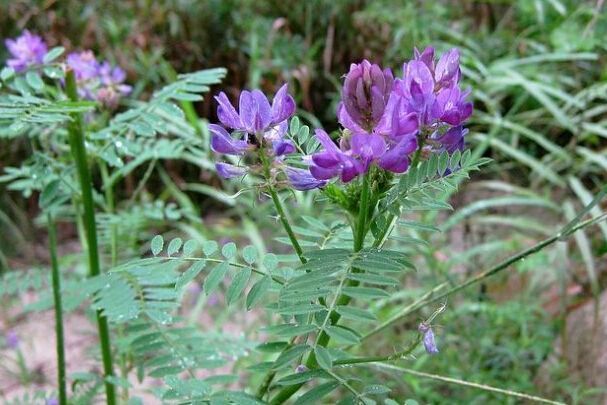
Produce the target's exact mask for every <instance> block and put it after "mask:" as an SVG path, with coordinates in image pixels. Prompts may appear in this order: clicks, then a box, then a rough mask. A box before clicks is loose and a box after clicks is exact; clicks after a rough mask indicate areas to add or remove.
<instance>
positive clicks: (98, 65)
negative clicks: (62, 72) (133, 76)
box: [66, 51, 132, 108]
mask: <svg viewBox="0 0 607 405" xmlns="http://www.w3.org/2000/svg"><path fill="white" fill-rule="evenodd" d="M66 64H67V66H68V68H70V69H72V70H73V71H74V74H75V76H76V82H77V83H78V92H79V93H80V97H83V98H86V99H89V100H97V101H99V102H101V103H102V104H104V105H105V106H107V107H110V108H115V107H117V106H118V102H119V101H120V98H121V97H123V96H126V95H128V94H129V93H130V92H131V90H132V87H131V86H129V85H126V84H124V81H125V80H126V73H125V72H124V70H122V69H121V68H120V67H119V66H112V65H111V64H110V63H109V62H107V61H104V62H99V61H98V60H97V58H95V55H94V54H93V52H92V51H82V52H72V53H70V54H69V55H67V59H66Z"/></svg>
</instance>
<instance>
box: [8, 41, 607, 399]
mask: <svg viewBox="0 0 607 405" xmlns="http://www.w3.org/2000/svg"><path fill="white" fill-rule="evenodd" d="M6 45H7V48H8V50H9V52H10V54H11V57H10V59H9V60H8V61H7V66H6V67H5V68H4V69H3V70H2V71H1V72H0V80H1V81H2V95H1V96H0V122H1V123H2V124H3V125H2V129H1V130H0V135H1V136H3V137H6V138H14V137H18V136H20V135H25V136H26V137H27V139H28V140H30V141H31V142H32V150H35V151H36V152H35V153H33V154H32V156H31V157H30V158H29V159H27V160H26V161H25V162H23V164H22V166H21V167H14V168H7V169H6V174H5V175H4V176H2V177H0V181H2V182H5V183H9V186H10V187H11V188H12V189H14V190H19V191H21V192H23V193H24V194H25V195H31V194H32V193H34V192H36V193H39V206H40V208H41V210H42V213H43V214H44V218H45V221H43V222H44V223H45V225H46V227H47V229H48V238H49V253H50V258H51V275H52V277H51V280H52V281H51V283H52V286H51V290H52V292H53V299H52V302H53V307H54V309H55V314H56V336H57V342H58V345H57V357H58V380H57V387H58V395H57V397H58V400H57V401H58V403H60V404H66V403H67V398H68V392H67V384H66V381H67V380H68V379H69V378H72V377H68V376H67V375H66V367H65V353H64V344H63V334H64V331H63V314H64V312H69V311H71V310H74V309H75V308H78V306H79V305H85V304H86V305H88V308H90V309H92V310H93V312H94V316H95V320H96V322H97V328H98V334H99V346H100V350H99V352H100V356H101V362H102V364H103V372H102V373H87V374H86V375H85V376H84V377H82V376H80V377H75V381H73V382H74V384H73V386H86V388H85V389H84V390H83V392H78V391H77V390H73V391H74V392H72V396H73V399H74V401H75V402H78V401H77V400H81V399H82V398H84V399H82V400H83V401H87V400H88V401H90V400H91V398H93V397H95V395H98V394H99V393H98V391H99V390H100V387H103V388H104V390H105V401H106V402H107V403H108V404H115V403H117V402H119V401H122V402H123V403H127V401H128V403H138V402H137V401H140V402H139V403H142V402H141V401H142V400H141V399H139V398H136V397H134V396H132V395H131V394H132V392H133V391H132V390H134V389H135V386H136V385H137V384H138V383H140V382H141V381H142V380H143V381H145V380H146V379H156V380H157V381H156V382H158V384H156V385H155V386H154V388H153V389H150V391H151V392H152V393H153V394H154V395H155V396H156V397H157V398H159V399H160V400H162V401H163V402H166V403H237V404H257V403H270V404H282V403H286V402H287V401H289V400H290V399H291V398H292V397H294V396H295V395H297V399H296V400H295V403H297V404H303V403H319V401H323V400H327V398H328V397H329V396H330V395H334V397H333V398H337V397H339V398H340V399H341V401H342V402H340V403H375V399H378V398H380V399H382V400H384V403H395V401H394V400H392V399H390V397H391V396H393V394H392V391H391V387H390V386H391V383H382V384H380V382H381V381H379V379H378V377H377V376H376V375H373V374H370V375H366V374H363V373H359V370H361V368H362V367H368V366H370V365H371V366H377V367H381V366H384V367H387V366H386V364H387V363H394V362H401V361H407V360H408V359H410V358H411V357H412V356H414V355H419V356H425V355H440V353H441V347H442V346H441V345H444V344H446V343H443V342H444V340H443V336H441V335H442V333H441V331H440V330H439V329H437V328H436V327H435V323H434V321H435V319H436V318H437V317H438V316H439V315H440V314H441V313H442V312H443V311H444V310H445V309H446V304H444V303H443V304H442V305H437V306H434V305H436V304H435V303H436V302H437V301H439V300H442V299H443V298H445V297H447V296H449V295H450V294H451V293H453V292H455V291H458V290H460V289H463V288H465V287H467V286H469V285H471V284H474V283H476V282H478V281H479V280H481V279H483V278H485V277H488V276H490V275H492V274H495V273H497V272H498V271H500V270H502V269H505V268H507V267H508V266H509V265H510V264H512V263H514V262H516V261H518V260H520V259H522V258H524V257H525V256H527V255H529V254H532V253H534V252H536V251H538V250H540V249H541V248H542V247H544V246H547V245H548V244H551V243H554V242H556V241H557V240H559V239H561V238H563V237H566V236H568V235H570V234H571V233H573V232H574V231H576V230H577V229H580V228H581V227H583V226H587V225H589V224H591V223H594V221H586V222H583V223H578V222H579V218H576V219H574V220H573V221H572V222H571V223H570V224H568V225H567V226H566V227H565V228H564V229H563V230H562V232H560V233H559V235H558V236H557V237H555V238H553V239H549V240H547V241H544V242H542V244H540V245H538V246H539V247H537V248H531V249H529V250H528V251H525V252H523V253H521V254H519V255H517V256H515V257H514V258H512V259H509V260H507V261H505V262H503V263H500V264H498V265H497V266H495V267H493V268H491V269H489V270H487V271H486V272H483V273H480V274H479V275H477V276H474V277H472V278H470V279H468V280H465V281H463V282H461V283H460V284H456V285H452V284H448V283H443V284H440V285H438V286H437V287H436V288H435V289H433V290H431V291H429V292H428V293H427V294H425V295H423V296H421V297H420V298H419V299H417V300H415V301H414V302H413V303H411V304H410V305H408V306H406V307H404V308H403V309H401V310H397V311H393V312H390V313H382V311H380V310H378V309H377V306H376V303H377V302H382V301H383V300H395V301H396V300H400V298H399V296H398V295H397V292H398V290H399V289H401V285H402V284H403V281H404V277H407V276H408V275H409V274H410V273H412V272H413V270H414V269H415V266H416V264H417V262H416V260H415V253H416V252H417V251H416V250H415V249H414V248H412V247H411V246H410V245H412V244H415V243H427V241H426V240H424V239H423V238H424V235H425V233H426V232H434V231H437V230H438V229H437V228H436V227H434V226H433V225H429V224H426V223H421V222H418V221H415V220H414V219H415V218H414V217H412V212H413V211H418V210H439V209H445V208H449V207H450V206H449V204H448V202H447V200H448V197H449V195H450V194H451V193H452V192H453V191H454V190H456V189H457V187H458V186H459V184H460V183H461V182H462V181H464V180H465V179H466V178H467V177H468V175H469V173H470V172H472V171H475V170H478V169H479V168H480V167H481V166H482V165H484V164H486V163H488V159H485V158H482V157H480V156H476V155H475V154H473V153H472V152H471V151H470V150H467V148H466V135H467V132H468V131H467V129H466V128H465V127H464V126H465V124H466V121H467V120H468V118H469V117H470V116H471V114H472V103H471V101H470V100H469V96H470V90H463V89H462V85H461V83H460V80H461V76H462V74H461V70H460V61H459V58H460V55H459V51H458V50H457V49H451V50H449V51H447V52H445V53H443V54H442V55H441V56H440V57H439V58H436V57H435V51H434V49H433V48H431V47H429V48H426V49H424V50H423V51H422V52H419V51H418V50H415V52H414V55H413V59H412V60H410V61H408V62H406V63H404V65H403V68H402V73H401V74H400V75H395V74H394V73H393V72H392V71H391V70H390V69H382V68H381V67H380V66H379V65H377V64H374V63H371V62H370V61H367V60H363V61H362V62H360V63H357V64H352V65H351V67H350V70H349V72H348V73H347V74H346V76H345V79H344V83H343V87H342V89H341V99H340V102H339V105H338V107H337V111H336V125H335V126H336V127H337V126H338V125H337V123H338V124H339V129H337V130H335V131H332V132H327V131H325V130H324V129H322V128H317V129H316V130H315V131H314V135H313V136H310V130H309V128H308V127H307V126H305V125H302V123H301V121H300V119H299V118H298V117H297V116H296V109H297V107H296V103H295V99H294V97H293V96H291V95H290V94H289V89H288V85H287V84H284V85H282V86H281V87H280V88H279V89H278V90H277V91H276V93H275V94H274V96H273V97H272V98H271V100H269V99H268V97H267V96H266V95H265V94H264V93H263V92H261V91H260V90H251V91H248V90H243V91H242V92H241V93H240V96H239V98H238V106H235V105H233V104H232V102H231V101H230V99H229V97H228V95H226V94H225V93H224V92H220V93H219V94H218V95H217V96H216V97H215V101H216V103H217V117H218V120H219V123H218V124H209V125H208V126H206V125H202V124H203V122H202V121H201V120H199V119H198V118H197V116H196V114H195V112H194V109H193V107H192V104H191V103H192V102H193V101H198V100H200V99H201V94H202V93H205V92H207V91H208V90H209V86H210V85H213V84H216V83H218V82H219V81H220V80H221V78H222V77H223V76H224V75H225V70H224V69H211V70H203V71H199V72H194V73H190V74H185V75H179V76H177V80H175V81H174V82H173V83H171V84H168V85H166V86H164V87H163V88H161V89H159V90H158V91H156V92H154V93H153V94H151V95H150V96H149V97H148V98H147V99H146V100H140V99H139V100H138V99H137V97H139V96H141V94H138V93H137V92H136V91H135V89H134V88H132V87H131V86H129V85H128V84H126V82H127V74H126V72H125V71H124V70H123V69H122V68H120V67H119V66H116V65H113V64H111V63H110V62H108V61H102V62H100V61H99V60H98V59H97V56H95V54H94V53H92V52H91V51H86V50H85V51H78V52H72V53H70V54H68V55H67V57H66V58H64V59H62V55H63V53H64V49H63V48H52V49H50V50H49V49H48V47H47V45H46V44H45V42H44V41H43V39H42V38H40V37H38V36H36V35H34V34H32V33H30V32H27V31H25V32H24V33H23V35H22V36H21V37H19V38H17V39H14V40H7V41H6ZM135 93H137V94H135ZM141 98H143V97H141ZM165 159H166V160H181V161H187V162H190V163H193V164H195V165H197V166H198V167H199V168H201V169H202V170H203V173H204V174H205V175H208V174H209V173H213V174H217V175H218V176H219V177H221V178H222V179H224V180H226V181H225V182H224V186H225V187H226V188H228V189H229V188H233V187H235V184H236V187H239V188H240V189H237V190H236V191H237V192H236V193H235V194H234V195H233V196H230V195H227V194H226V193H223V192H219V191H217V190H213V191H209V188H208V187H205V185H186V186H185V188H189V189H196V190H202V192H203V193H206V194H207V195H211V196H214V197H217V199H218V200H220V201H222V202H224V203H226V202H227V203H226V204H229V205H230V206H232V207H235V212H239V211H244V210H249V211H251V212H257V213H258V215H259V217H267V215H266V214H267V213H268V211H270V212H271V215H270V217H271V218H275V217H274V216H273V214H274V213H275V214H276V215H277V218H278V220H279V221H280V225H281V227H282V230H280V231H279V232H283V231H284V233H285V234H286V236H287V237H286V238H281V237H279V238H277V240H278V241H280V242H283V243H286V244H288V245H289V246H290V250H289V251H288V252H282V253H283V254H273V253H270V252H267V251H266V247H265V246H266V244H265V243H264V240H262V242H261V243H257V244H256V245H255V246H253V245H250V246H246V247H244V248H242V249H238V248H237V246H236V244H235V243H234V242H232V241H230V240H223V241H222V242H223V243H221V246H220V244H219V243H217V242H216V241H214V240H212V239H211V238H210V236H209V235H208V234H207V233H204V232H200V231H198V229H197V226H199V225H201V223H202V221H201V220H200V219H199V213H198V212H196V211H195V210H193V209H191V206H192V204H190V203H189V200H188V197H187V196H186V195H185V193H184V192H182V191H181V190H179V188H178V187H177V186H176V185H175V184H174V183H172V182H171V180H170V175H169V174H168V173H167V172H166V171H165V170H164V169H163V168H162V167H157V166H156V163H157V162H158V161H159V160H165ZM145 166H147V168H146V169H145V170H144V171H143V173H144V174H143V176H142V177H141V179H140V180H139V182H137V183H138V184H137V186H135V187H126V186H125V187H124V190H123V189H122V188H121V187H118V186H117V184H118V183H119V182H121V181H123V180H124V179H125V178H129V179H131V180H132V177H133V176H135V175H136V174H137V173H139V172H138V171H136V170H137V169H139V168H142V169H143V168H144V167H145ZM153 170H158V171H159V174H160V178H161V179H162V181H163V182H165V183H167V184H168V185H167V191H166V193H163V194H167V193H168V194H170V196H171V199H172V200H176V201H178V202H179V205H177V204H176V203H173V202H172V201H171V202H167V201H166V199H164V200H163V199H161V198H160V197H159V198H158V199H156V200H154V201H152V202H150V198H152V197H151V196H150V195H149V193H146V191H144V189H145V185H146V183H147V181H148V179H149V176H150V173H151V172H152V171H153ZM93 176H95V180H96V181H93ZM237 181H238V182H237ZM130 183H132V181H131V182H130ZM241 184H242V185H244V187H242V186H240V185H241ZM196 186H197V187H196ZM250 190H255V191H257V193H251V194H253V196H252V197H250V198H249V200H246V199H245V195H246V194H247V191H250ZM119 193H121V194H122V195H123V196H125V197H126V198H124V199H123V200H119V199H118V198H117V194H119ZM604 193H607V190H605V192H604ZM234 196H237V197H238V198H234ZM292 201H295V204H292ZM597 201H598V200H596V199H595V200H594V202H593V204H596V202H597ZM304 203H307V204H308V206H309V207H312V208H311V209H310V211H311V212H312V213H313V214H314V215H313V216H312V215H298V214H297V212H296V211H295V209H296V204H299V205H303V204H304ZM589 207H590V208H592V205H590V206H589ZM590 208H588V209H590ZM251 215H254V214H253V213H251ZM259 217H258V218H259ZM404 217H407V218H406V219H401V218H404ZM58 221H64V222H75V223H76V224H77V227H76V229H77V230H78V231H79V232H80V233H81V235H80V240H81V241H82V242H83V243H82V244H83V250H84V251H85V252H86V258H87V267H88V269H89V276H88V277H86V278H83V277H80V278H76V279H75V280H74V279H70V280H69V281H70V282H69V283H67V284H66V285H63V286H62V284H61V281H62V278H65V277H67V276H68V275H67V273H65V272H62V271H61V270H62V269H60V261H59V260H58V250H57V234H56V230H55V227H56V225H55V224H56V222H58ZM243 222H244V223H245V226H248V225H249V224H248V223H247V222H246V221H243ZM161 226H164V227H170V228H173V229H175V228H177V229H180V230H181V231H182V233H180V235H181V236H183V235H184V234H190V235H193V236H192V238H191V239H190V240H187V241H183V240H182V239H181V237H179V236H177V237H174V238H172V239H171V240H170V241H169V242H168V243H166V244H165V237H164V236H163V235H159V234H158V235H155V236H153V237H152V238H151V240H149V250H150V253H149V254H145V255H144V257H143V258H140V257H139V255H140V252H141V243H146V244H147V242H148V237H147V236H148V234H149V233H150V230H151V229H153V230H154V231H156V229H158V228H160V227H161ZM399 227H409V228H412V229H416V230H419V231H420V234H421V236H420V238H409V239H404V238H399V236H398V235H397V234H396V233H397V232H395V230H397V229H398V228H399ZM260 228H261V227H260ZM262 231H264V232H266V233H269V232H272V231H275V229H274V222H273V221H270V222H264V226H263V228H262ZM259 234H261V232H259ZM141 235H143V236H141ZM260 239H265V238H263V237H262V238H260ZM534 249H535V250H534ZM277 251H278V250H277ZM205 270H208V271H205ZM62 273H63V274H62ZM70 277H74V276H73V275H70ZM7 285H10V283H7ZM18 291H20V290H19V289H15V291H13V292H14V293H15V292H18ZM192 297H193V298H192ZM205 297H206V298H205ZM218 297H222V298H225V302H226V303H227V305H236V304H238V303H240V302H242V303H243V304H244V307H245V308H246V310H247V311H254V312H250V314H254V315H253V316H252V317H255V318H259V319H263V322H265V323H267V324H265V325H264V328H263V329H262V330H260V331H258V330H255V331H253V332H252V333H250V334H248V335H247V336H238V337H234V336H233V335H232V336H230V335H228V334H227V333H222V334H218V333H217V332H214V331H209V330H202V329H200V328H198V327H195V324H196V323H195V321H193V319H194V316H193V315H192V316H191V319H190V320H189V321H188V320H186V319H184V318H185V317H184V316H183V315H184V308H186V307H187V306H188V305H190V306H193V307H194V310H193V313H194V314H197V313H199V312H200V311H201V310H202V308H203V306H204V305H205V303H206V304H208V305H209V306H217V305H219V304H218V302H219V301H220V299H219V298H218ZM207 298H208V300H207ZM49 301H50V300H49ZM211 302H212V305H211ZM64 303H69V308H65V309H64V306H63V305H64ZM39 305H40V306H43V304H39ZM261 308H263V309H264V310H265V312H263V313H264V314H266V315H265V317H264V315H261V312H262V310H261ZM428 308H429V309H428ZM420 310H425V313H424V316H423V320H421V321H420V322H416V324H415V325H411V324H407V325H406V327H405V329H406V331H407V332H409V336H410V337H411V339H409V340H406V339H403V341H399V342H394V344H393V347H390V348H388V349H386V350H384V349H382V348H380V349H378V350H375V351H376V352H377V351H379V352H381V353H380V354H378V355H373V356H369V355H367V353H366V349H367V346H365V343H367V342H369V341H371V339H372V338H373V337H376V336H378V335H379V334H380V333H381V332H382V331H384V330H386V329H387V328H390V327H392V326H393V325H395V324H397V323H402V322H401V321H403V320H404V319H405V318H407V317H408V316H410V315H411V314H412V313H414V312H416V311H420ZM6 340H7V344H8V345H13V346H15V345H17V343H18V342H17V343H11V340H10V339H8V337H7V339H6ZM116 363H118V365H119V367H116ZM222 366H225V367H227V366H230V367H231V369H233V374H230V375H225V374H223V373H222V374H220V373H214V374H209V372H210V371H209V370H212V369H216V368H219V367H222ZM359 367H361V368H359ZM398 370H401V371H402V370H406V369H402V368H399V369H398ZM211 372H212V371H211ZM413 372H414V373H417V375H421V374H424V373H421V372H418V371H415V370H413ZM72 379H74V378H72ZM76 382H77V383H78V384H76ZM235 383H236V384H235ZM234 387H237V389H236V390H235V389H233V388H234ZM117 391H119V392H118V395H117ZM332 393H333V394H332ZM374 398H375V399H374ZM395 398H396V399H400V398H397V397H395ZM47 399H49V400H50V398H47ZM53 401H54V399H53ZM390 401H392V402H390Z"/></svg>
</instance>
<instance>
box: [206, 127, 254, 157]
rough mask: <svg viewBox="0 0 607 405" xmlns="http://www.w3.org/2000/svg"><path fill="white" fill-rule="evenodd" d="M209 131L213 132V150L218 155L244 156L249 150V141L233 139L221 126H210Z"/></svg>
mask: <svg viewBox="0 0 607 405" xmlns="http://www.w3.org/2000/svg"><path fill="white" fill-rule="evenodd" d="M209 131H211V149H213V151H215V152H217V153H225V154H228V155H242V154H244V153H245V152H246V150H247V149H248V148H249V144H248V143H247V141H245V140H237V139H233V138H232V137H231V136H230V134H228V132H227V131H226V130H225V129H224V128H223V127H222V126H220V125H216V124H209Z"/></svg>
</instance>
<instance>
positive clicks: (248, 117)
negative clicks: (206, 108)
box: [215, 84, 295, 134]
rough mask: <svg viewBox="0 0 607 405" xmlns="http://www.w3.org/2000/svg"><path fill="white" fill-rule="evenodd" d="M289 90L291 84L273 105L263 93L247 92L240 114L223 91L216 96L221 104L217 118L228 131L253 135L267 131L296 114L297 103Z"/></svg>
mask: <svg viewBox="0 0 607 405" xmlns="http://www.w3.org/2000/svg"><path fill="white" fill-rule="evenodd" d="M287 89H288V85H287V84H284V85H283V86H282V87H281V88H280V89H279V90H278V91H277V92H276V94H275V95H274V100H273V101H272V106H270V103H269V102H268V99H267V98H266V96H265V95H264V94H263V93H262V92H261V91H259V90H253V91H247V90H244V91H242V92H241V93H240V101H239V106H238V109H239V112H236V109H235V108H234V107H233V106H232V104H231V103H230V101H229V100H228V97H227V96H226V94H225V93H224V92H221V93H219V95H218V96H217V97H215V100H217V102H218V103H219V107H218V108H217V117H218V118H219V121H221V123H222V124H223V125H224V126H225V127H227V128H231V129H235V130H238V131H243V132H247V133H249V134H256V133H260V132H266V131H268V130H270V128H271V127H273V126H276V125H278V124H281V123H282V122H284V121H286V120H287V119H289V118H290V117H291V116H292V115H293V113H294V112H295V100H293V97H291V95H289V93H288V92H287Z"/></svg>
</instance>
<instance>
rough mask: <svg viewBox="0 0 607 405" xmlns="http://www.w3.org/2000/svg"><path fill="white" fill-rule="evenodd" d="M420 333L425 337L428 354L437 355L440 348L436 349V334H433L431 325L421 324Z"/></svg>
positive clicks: (424, 341)
mask: <svg viewBox="0 0 607 405" xmlns="http://www.w3.org/2000/svg"><path fill="white" fill-rule="evenodd" d="M418 329H419V331H420V333H422V334H423V335H424V336H423V343H424V348H425V349H426V353H428V354H437V353H438V347H436V341H435V339H434V332H432V328H431V327H430V325H428V324H426V323H424V322H422V323H420V324H419V328H418Z"/></svg>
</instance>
